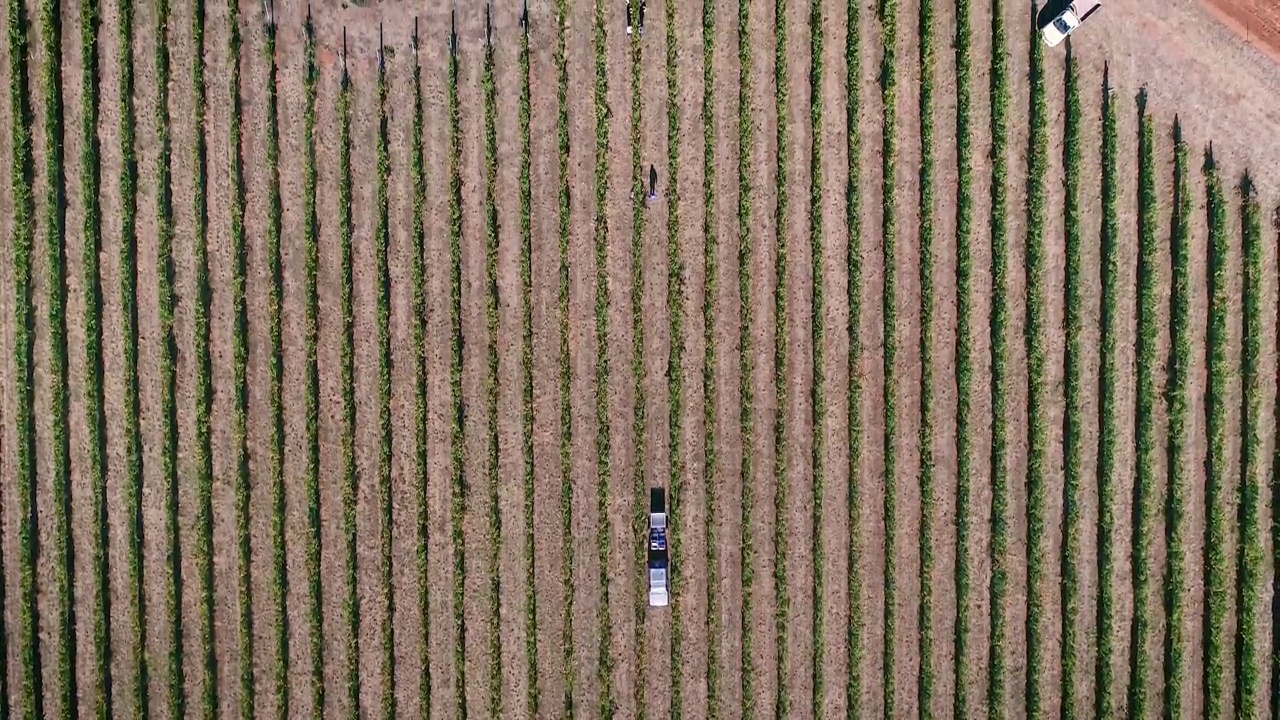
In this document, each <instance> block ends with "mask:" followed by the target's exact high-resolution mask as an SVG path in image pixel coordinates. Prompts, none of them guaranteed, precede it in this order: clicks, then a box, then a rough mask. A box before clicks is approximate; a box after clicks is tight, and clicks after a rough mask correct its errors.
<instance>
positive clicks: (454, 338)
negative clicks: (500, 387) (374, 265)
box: [447, 50, 467, 717]
mask: <svg viewBox="0 0 1280 720" xmlns="http://www.w3.org/2000/svg"><path fill="white" fill-rule="evenodd" d="M447 93H448V109H449V342H450V349H449V397H450V398H451V399H452V402H453V408H452V412H451V413H450V423H449V479H450V483H449V534H450V542H451V543H452V551H453V552H452V555H453V557H452V560H453V588H452V595H453V605H452V607H453V626H454V632H455V633H456V637H455V641H456V642H455V644H454V647H453V674H454V682H455V683H456V684H455V685H454V688H455V692H456V695H457V703H458V706H457V709H456V712H457V714H458V715H459V716H464V717H465V716H466V712H467V693H466V688H467V676H466V644H467V620H466V613H464V612H463V608H462V598H463V573H464V569H465V568H466V547H465V545H464V544H463V538H462V507H463V500H464V497H463V495H464V493H463V488H465V487H466V486H467V483H466V477H465V475H464V473H465V471H466V468H465V466H464V464H465V462H466V457H465V448H464V445H463V434H462V408H463V400H462V341H463V338H462V136H461V133H460V130H459V127H458V120H459V114H458V56H457V53H456V50H451V51H450V53H449V81H448V90H447Z"/></svg>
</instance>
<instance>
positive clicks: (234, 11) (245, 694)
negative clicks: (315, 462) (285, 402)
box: [227, 0, 257, 718]
mask: <svg viewBox="0 0 1280 720" xmlns="http://www.w3.org/2000/svg"><path fill="white" fill-rule="evenodd" d="M227 21H228V22H227V24H228V26H229V29H230V41H229V46H230V47H229V50H230V53H229V56H230V58H231V59H232V60H231V62H230V75H231V80H230V85H231V88H230V95H231V112H230V121H229V130H228V135H229V137H228V145H229V146H230V148H231V153H230V155H231V167H230V171H231V172H230V174H231V255H232V258H233V260H232V270H231V307H232V314H233V315H234V317H235V322H234V325H233V332H232V351H231V355H232V363H231V364H232V375H233V377H234V384H235V401H234V405H235V411H234V418H233V420H232V428H231V434H232V436H233V438H234V439H233V441H232V442H233V443H234V445H235V457H236V474H235V525H236V604H237V605H238V606H239V607H238V608H237V613H236V632H237V635H238V637H237V641H238V644H237V651H238V652H239V654H240V658H241V661H240V674H239V678H238V680H239V699H240V703H239V713H240V715H241V717H245V718H253V717H254V715H255V711H256V709H257V703H256V695H257V692H256V688H255V686H254V677H253V664H254V663H253V658H254V632H253V577H252V575H253V572H252V568H253V552H252V543H251V538H250V536H251V529H250V528H251V525H250V518H249V514H250V510H249V506H250V496H251V490H250V482H251V478H250V471H249V430H248V429H249V378H248V368H249V307H248V303H247V302H246V298H245V284H246V276H247V274H248V264H249V253H248V248H247V247H246V245H245V227H244V214H245V183H244V173H243V162H244V158H243V150H242V146H241V142H242V137H241V134H242V133H241V98H240V62H239V58H240V9H239V4H238V3H237V2H235V1H234V0H232V1H231V2H228V3H227Z"/></svg>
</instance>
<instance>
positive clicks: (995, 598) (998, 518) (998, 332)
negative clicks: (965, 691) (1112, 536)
mask: <svg viewBox="0 0 1280 720" xmlns="http://www.w3.org/2000/svg"><path fill="white" fill-rule="evenodd" d="M1008 53H1009V49H1008V40H1007V36H1006V31H1005V27H1004V3H1003V2H1000V1H999V0H996V1H995V2H993V3H992V7H991V69H990V74H991V85H990V89H991V148H992V150H991V218H990V222H991V295H992V297H996V298H1004V297H1007V296H1008V294H1009V277H1008V274H1009V268H1008V254H1009V219H1008V216H1009V178H1008V175H1009V158H1008V148H1009V58H1008ZM1008 315H1009V310H1008V303H1004V302H993V303H992V304H991V318H990V337H991V540H990V552H991V580H990V587H989V590H988V597H989V599H990V613H991V624H990V635H989V643H988V648H987V717H988V718H991V719H992V720H995V719H996V718H1003V717H1005V707H1004V703H1005V695H1006V692H1005V690H1006V688H1005V685H1006V679H1005V664H1006V663H1005V653H1006V650H1007V648H1006V647H1005V644H1006V642H1007V636H1008V617H1007V611H1008V608H1007V607H1006V606H1005V605H1006V602H1005V601H1006V598H1007V596H1008V585H1009V573H1010V569H1011V568H1010V565H1011V563H1012V559H1011V558H1010V557H1009V525H1010V517H1009V477H1008V476H1009V462H1008V447H1007V443H1008V437H1009V427H1008V418H1009V393H1008V387H1007V386H1008V382H1009V374H1010V372H1009V363H1010V359H1009V349H1008V347H1007V345H1008V338H1007V337H1006V326H1007V325H1008V323H1009V317H1008Z"/></svg>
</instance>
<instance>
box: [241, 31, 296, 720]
mask: <svg viewBox="0 0 1280 720" xmlns="http://www.w3.org/2000/svg"><path fill="white" fill-rule="evenodd" d="M265 54H266V56H267V61H268V65H267V68H268V74H267V193H268V201H267V267H268V270H269V272H270V275H271V285H270V286H269V288H268V294H267V307H268V316H269V317H268V325H269V326H270V331H271V553H272V558H271V605H272V610H273V611H274V613H275V615H276V618H277V620H276V627H275V638H274V645H275V654H276V662H275V666H274V667H273V668H272V670H273V672H272V680H273V683H272V684H273V685H274V686H275V688H276V698H277V700H276V703H277V704H276V707H278V708H279V709H280V710H279V712H280V714H281V715H282V716H286V717H287V716H288V715H289V687H290V675H291V674H292V673H291V672H290V667H289V634H290V629H289V615H288V609H287V603H288V599H289V572H288V563H287V561H286V547H285V539H284V537H285V492H284V486H285V479H284V443H285V436H284V341H283V337H282V335H283V325H282V318H281V306H282V305H283V303H284V265H283V262H282V258H281V253H280V235H281V225H282V222H283V214H284V210H283V204H282V201H281V198H280V119H279V102H278V98H277V89H276V77H277V68H276V29H275V25H274V24H270V25H269V26H268V28H267V38H266V48H265ZM233 57H234V56H233Z"/></svg>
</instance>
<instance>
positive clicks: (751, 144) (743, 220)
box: [738, 0, 759, 719]
mask: <svg viewBox="0 0 1280 720" xmlns="http://www.w3.org/2000/svg"><path fill="white" fill-rule="evenodd" d="M750 6H751V3H750V2H749V0H738V302H739V318H740V320H739V321H740V323H741V324H740V326H739V330H740V332H739V342H738V364H739V373H738V377H739V392H740V393H741V396H740V398H739V402H740V405H739V417H738V421H739V434H740V439H739V442H740V444H741V446H742V461H741V468H740V472H739V480H740V482H741V483H742V508H741V512H742V528H741V533H742V537H741V538H740V540H741V543H740V544H741V546H742V556H741V557H742V568H741V571H742V628H741V631H742V714H743V716H744V717H747V718H753V719H754V718H755V717H756V716H757V713H758V712H759V710H758V702H759V697H757V696H758V693H759V691H758V690H757V687H756V672H757V668H756V662H757V661H756V655H755V642H756V638H755V632H754V619H755V618H754V616H755V611H754V608H755V600H756V598H755V593H756V588H755V569H756V536H755V535H756V534H755V528H754V527H753V526H752V517H751V515H752V513H753V512H754V510H755V505H756V493H755V487H754V486H755V458H754V457H753V453H754V451H755V445H756V409H755V403H756V396H755V389H754V387H753V385H752V383H753V382H754V379H755V352H756V350H755V343H754V342H753V341H752V332H753V331H754V329H755V299H754V298H753V297H752V294H751V273H752V272H754V270H755V238H754V236H753V235H752V232H751V223H752V221H753V219H754V218H753V215H754V205H755V188H754V187H753V186H752V184H751V173H752V162H753V160H754V155H755V132H756V127H755V120H754V118H753V117H752V111H753V108H752V107H751V84H752V82H753V69H754V65H753V62H754V61H753V58H752V50H751V31H750V25H749V22H750Z"/></svg>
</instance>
